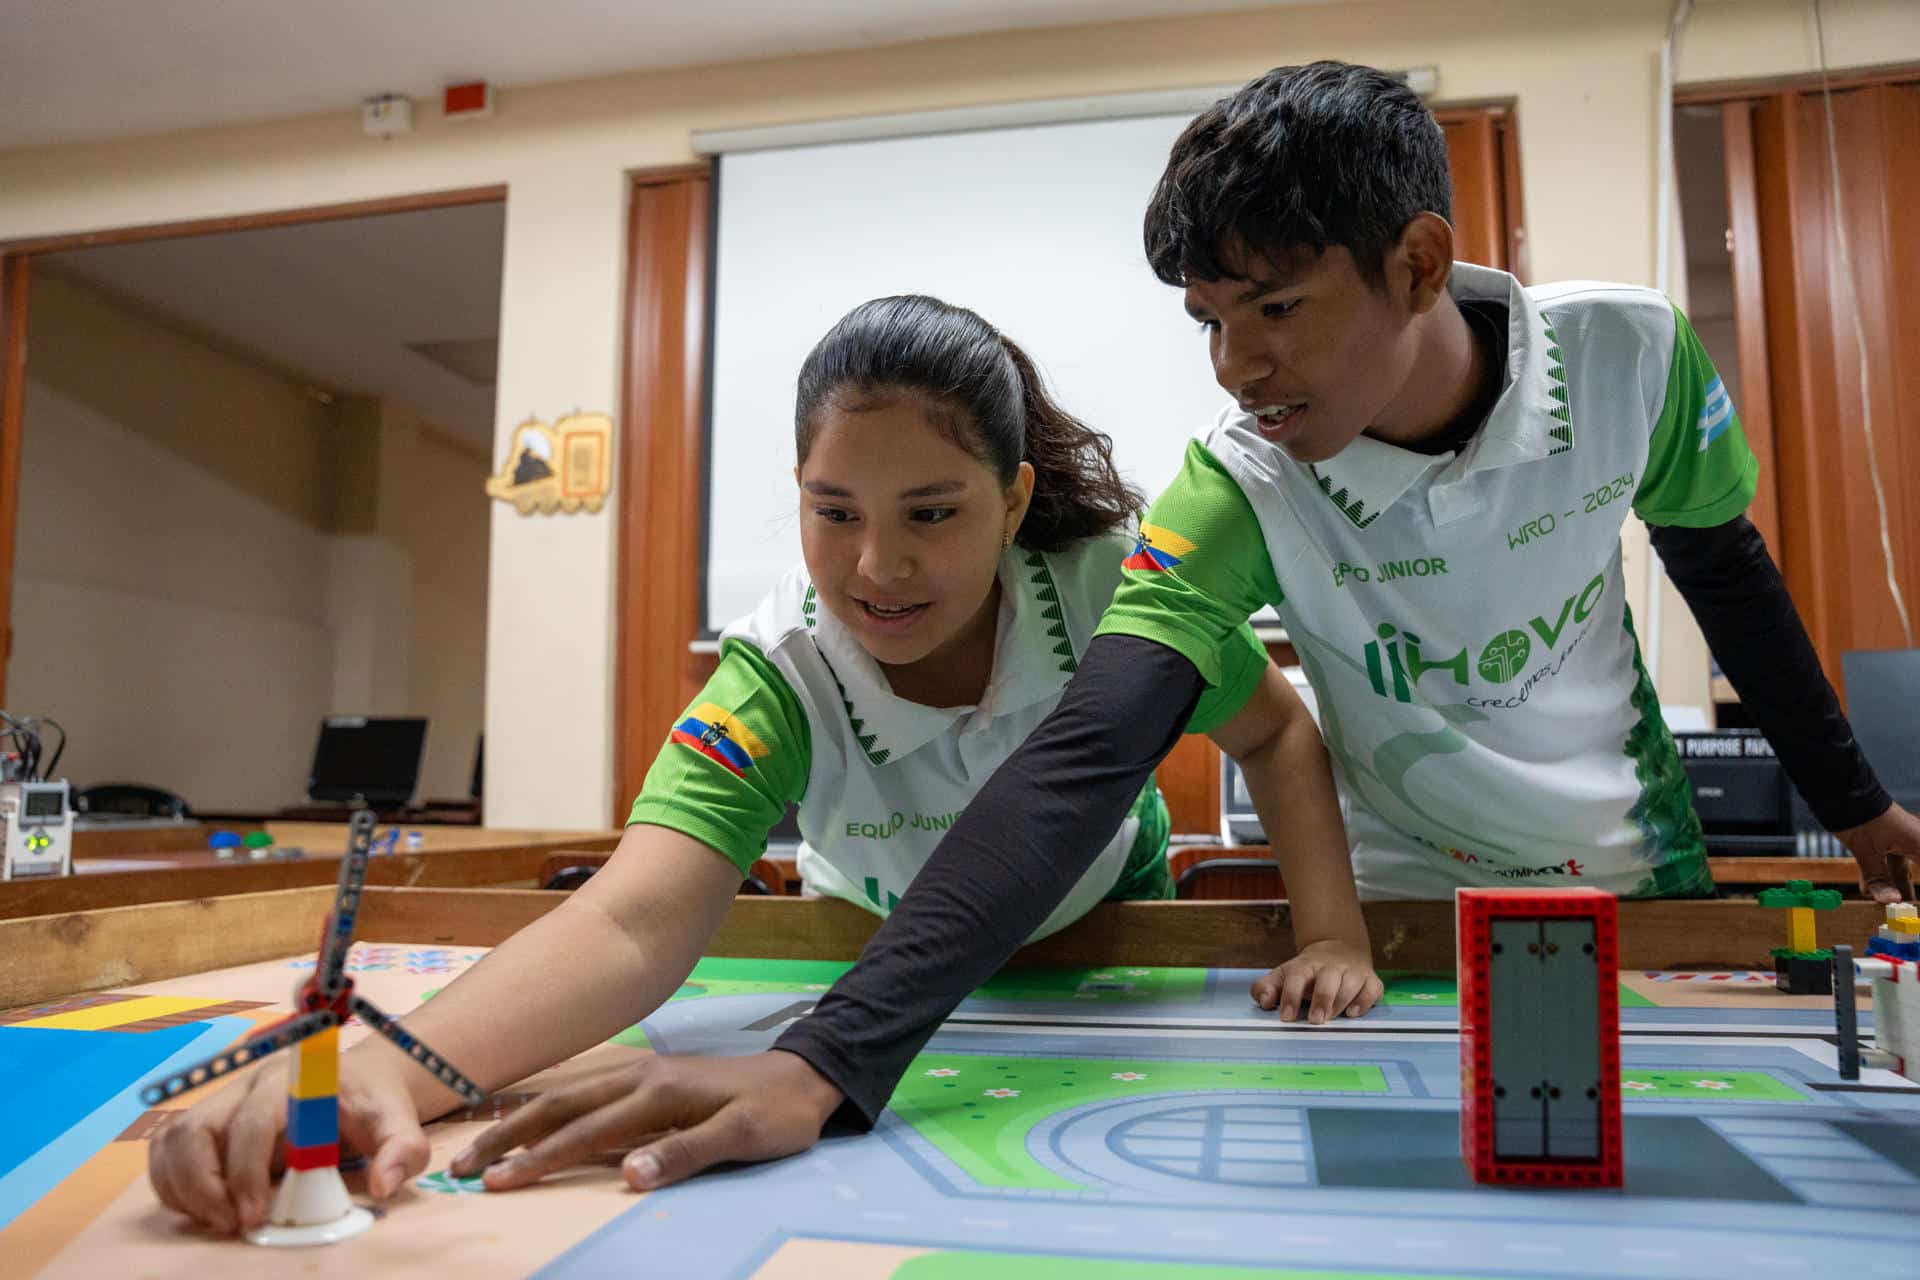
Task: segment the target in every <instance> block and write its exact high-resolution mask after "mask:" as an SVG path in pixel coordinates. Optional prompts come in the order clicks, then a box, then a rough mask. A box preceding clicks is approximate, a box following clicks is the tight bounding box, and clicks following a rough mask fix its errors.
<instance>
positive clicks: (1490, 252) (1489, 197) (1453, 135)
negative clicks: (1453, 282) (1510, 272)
mask: <svg viewBox="0 0 1920 1280" xmlns="http://www.w3.org/2000/svg"><path fill="white" fill-rule="evenodd" d="M1441 120H1442V123H1441V130H1442V131H1443V132H1444V133H1445V135H1446V139H1447V165H1448V167H1449V168H1450V169H1451V170H1452V171H1453V256H1454V257H1456V258H1458V259H1459V260H1460V261H1462V262H1472V263H1476V264H1478V265H1480V266H1484V267H1499V268H1501V269H1502V270H1505V268H1506V265H1507V225H1506V193H1505V186H1506V163H1505V159H1504V158H1503V157H1502V155H1501V150H1500V139H1499V136H1498V134H1497V132H1496V129H1495V125H1494V117H1493V114H1492V113H1491V112H1488V111H1475V112H1470V113H1463V114H1459V115H1454V114H1452V113H1449V114H1448V115H1446V116H1442V117H1441Z"/></svg>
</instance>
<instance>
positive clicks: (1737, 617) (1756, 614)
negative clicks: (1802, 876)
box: [1649, 516, 1893, 831]
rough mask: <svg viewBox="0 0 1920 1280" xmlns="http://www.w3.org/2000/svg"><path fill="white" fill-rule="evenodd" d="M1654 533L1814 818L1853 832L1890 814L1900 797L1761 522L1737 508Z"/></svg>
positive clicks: (1729, 673)
mask: <svg viewBox="0 0 1920 1280" xmlns="http://www.w3.org/2000/svg"><path fill="white" fill-rule="evenodd" d="M1649 532H1650V534H1651V536H1652V540H1653V549H1654V550H1655V551H1657V552H1659V553H1660V562H1661V563H1662V564H1664V565H1665V566H1666V567H1667V575H1668V576H1669V577H1671V578H1672V579H1673V585H1674V586H1675V587H1677V588H1678V589H1679V591H1680V595H1681V598H1682V599H1684V600H1685V601H1686V602H1687V608H1688V609H1690V610H1692V612H1693V616H1694V620H1695V621H1696V622H1698V623H1699V624H1700V631H1701V633H1702V634H1703V635H1705V636H1706V638H1707V647H1708V648H1709V649H1711V650H1713V656H1714V657H1715V658H1716V659H1718V660H1719V662H1720V669H1721V670H1722V671H1724V672H1725V673H1726V676H1727V679H1728V680H1729V681H1731V682H1732V684H1733V687H1734V689H1735V690H1736V691H1738V692H1739V694H1740V702H1741V705H1742V706H1744V707H1745V708H1746V710H1747V714H1748V715H1750V716H1752V717H1753V723H1754V725H1755V726H1756V727H1757V728H1758V729H1759V730H1760V732H1761V733H1762V734H1763V735H1764V736H1765V737H1766V739H1767V741H1768V742H1769V743H1771V744H1772V745H1773V751H1774V754H1775V755H1776V756H1778V757H1779V759H1780V764H1781V767H1782V768H1784V769H1785V770H1786V773H1787V777H1789V778H1791V779H1792V780H1793V785H1794V786H1796V787H1798V788H1799V790H1800V795H1801V797H1802V798H1803V799H1805V800H1806V802H1807V807H1808V808H1809V809H1812V810H1813V814H1814V816H1815V817H1816V818H1818V819H1820V821H1821V823H1822V824H1823V825H1824V826H1825V827H1826V828H1827V829H1828V830H1829V831H1844V830H1846V829H1847V828H1848V827H1857V826H1859V825H1860V824H1861V823H1863V822H1868V821H1871V820H1872V819H1874V818H1877V817H1879V816H1880V815H1881V814H1883V813H1885V812H1886V811H1887V808H1888V806H1890V805H1891V804H1892V803H1893V797H1892V796H1891V795H1889V794H1888V793H1887V789H1886V788H1885V787H1883V786H1881V785H1880V780H1879V779H1878V778H1877V777H1875V776H1874V772H1873V768H1872V766H1871V765H1869V764H1868V763H1867V758H1866V756H1865V755H1864V754H1862V753H1861V750H1860V746H1859V744H1858V743H1857V742H1855V741H1854V739H1853V726H1852V725H1850V724H1848V723H1847V716H1846V713H1845V712H1844V711H1842V710H1841V709H1840V698H1839V696H1838V695H1837V694H1835V693H1834V690H1833V685H1832V683H1830V682H1829V681H1828V680H1827V677H1826V673H1825V672H1823V671H1822V670H1821V669H1820V657H1819V655H1818V654H1817V653H1815V652H1814V649H1813V642H1812V641H1811V640H1809V639H1808V638H1807V629H1806V627H1804V626H1803V625H1801V622H1800V614H1799V612H1798V611H1797V610H1795V608H1794V607H1793V597H1792V596H1790V595H1788V594H1787V584H1786V582H1785V580H1784V579H1782V578H1781V576H1780V570H1779V568H1778V567H1777V566H1776V565H1775V564H1774V563H1773V557H1772V556H1771V555H1769V554H1768V553H1767V544H1766V540H1765V539H1764V538H1762V537H1761V536H1760V531H1759V530H1758V529H1756V528H1754V527H1753V522H1752V521H1750V520H1748V519H1747V518H1746V517H1745V516H1735V517H1734V518H1733V519H1732V520H1729V521H1728V522H1727V523H1725V524H1721V525H1715V526H1713V527H1711V528H1706V529H1687V528H1681V527H1679V526H1677V525H1665V526H1661V525H1655V526H1649Z"/></svg>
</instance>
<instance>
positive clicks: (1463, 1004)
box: [1454, 889, 1622, 1187]
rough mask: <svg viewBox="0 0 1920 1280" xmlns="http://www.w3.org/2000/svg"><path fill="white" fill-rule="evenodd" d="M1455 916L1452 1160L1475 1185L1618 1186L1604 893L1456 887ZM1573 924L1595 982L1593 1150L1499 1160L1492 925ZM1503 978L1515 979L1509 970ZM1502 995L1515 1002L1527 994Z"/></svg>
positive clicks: (1611, 910) (1614, 969) (1609, 938)
mask: <svg viewBox="0 0 1920 1280" xmlns="http://www.w3.org/2000/svg"><path fill="white" fill-rule="evenodd" d="M1454 908H1455V927H1456V934H1457V937H1458V945H1459V971H1460V1154H1461V1158H1462V1159H1463V1160H1464V1161H1465V1162H1466V1166H1467V1171H1468V1172H1469V1173H1470V1174H1471V1175H1472V1176H1473V1178H1474V1180H1475V1181H1476V1182H1490V1183H1504V1184H1522V1185H1528V1186H1552V1187H1617V1186H1619V1185H1621V1181H1622V1167H1621V1166H1622V1159H1621V1148H1620V987H1619V978H1618V973H1619V947H1618V937H1617V933H1618V928H1617V921H1618V912H1617V906H1616V903H1615V901H1614V898H1613V895H1611V894H1608V893H1603V892H1601V891H1600V890H1597V889H1461V890H1458V891H1457V892H1456V894H1455V899H1454ZM1580 919H1586V920H1591V921H1592V922H1593V946H1594V957H1593V960H1594V967H1595V970H1596V974H1597V981H1598V984H1599V985H1598V990H1597V992H1596V995H1597V997H1598V999H1597V1010H1598V1022H1599V1025H1598V1027H1597V1028H1596V1031H1597V1038H1596V1041H1595V1043H1597V1046H1598V1053H1599V1062H1598V1064H1597V1065H1598V1067H1599V1071H1598V1085H1597V1088H1598V1098H1597V1099H1595V1101H1597V1103H1598V1108H1599V1114H1598V1120H1599V1133H1598V1143H1597V1146H1598V1152H1597V1155H1596V1156H1595V1157H1593V1158H1587V1159H1567V1158H1560V1157H1553V1156H1548V1157H1545V1158H1541V1157H1533V1156H1512V1155H1503V1154H1500V1153H1498V1152H1497V1151H1496V1142H1495V1138H1496V1132H1495V1115H1496V1109H1495V1101H1496V1098H1495V1090H1496V1088H1499V1087H1502V1086H1499V1085H1497V1083H1496V1081H1495V1079H1494V1071H1493V1060H1494V1045H1493V1040H1494V1027H1493V1023H1492V1011H1493V991H1492V988H1491V978H1492V975H1491V973H1490V965H1491V954H1492V953H1491V952H1490V950H1489V948H1490V947H1491V945H1492V942H1493V938H1492V932H1493V930H1492V926H1493V924H1494V922H1495V921H1516V922H1525V921H1566V920H1580ZM1505 980H1509V981H1511V980H1514V979H1513V975H1512V974H1511V972H1509V973H1508V974H1507V975H1506V979H1505ZM1507 995H1508V996H1509V997H1513V996H1516V995H1517V996H1519V997H1521V998H1524V997H1525V995H1526V992H1524V991H1520V992H1513V991H1509V992H1507ZM1508 1033H1509V1034H1510V1032H1508ZM1502 1096H1504V1094H1503V1095H1502ZM1543 1127H1544V1126H1543Z"/></svg>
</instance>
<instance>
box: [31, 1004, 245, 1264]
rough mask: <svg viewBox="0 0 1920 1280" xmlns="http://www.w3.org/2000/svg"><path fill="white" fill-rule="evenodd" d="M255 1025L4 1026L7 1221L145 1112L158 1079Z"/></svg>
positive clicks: (239, 1021)
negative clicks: (145, 1088)
mask: <svg viewBox="0 0 1920 1280" xmlns="http://www.w3.org/2000/svg"><path fill="white" fill-rule="evenodd" d="M252 1027H253V1022H252V1021H251V1020H250V1019H247V1018H233V1017H227V1018H214V1019H212V1020H211V1021H208V1022H188V1023H183V1024H182V1025H180V1026H177V1027H162V1028H160V1029H158V1030H156V1031H142V1032H131V1031H69V1030H64V1029H60V1028H54V1027H17V1026H16V1027H0V1227H4V1226H6V1225H7V1224H8V1223H10V1222H12V1221H13V1220H14V1219H15V1218H17V1217H19V1216H20V1214H21V1213H22V1212H24V1211H25V1210H26V1208H27V1206H28V1205H31V1204H32V1203H34V1201H36V1200H38V1199H40V1198H41V1197H42V1196H44V1195H46V1194H47V1193H48V1192H49V1191H51V1190H53V1188H54V1187H55V1186H56V1185H58V1184H59V1182H60V1181H61V1180H62V1179H64V1178H65V1177H67V1175H69V1174H71V1173H72V1172H73V1171H74V1170H75V1169H78V1168H79V1167H80V1166H81V1165H83V1164H85V1163H86V1162H87V1160H88V1159H89V1158H90V1157H91V1156H92V1155H93V1153H94V1152H96V1151H98V1150H100V1148H102V1147H104V1146H106V1145H107V1144H108V1143H109V1142H112V1141H113V1140H114V1139H115V1138H117V1137H118V1136H120V1134H121V1133H123V1132H125V1130H126V1128H127V1126H128V1125H131V1124H132V1123H133V1122H134V1121H135V1120H137V1119H139V1118H140V1116H141V1114H142V1113H143V1112H145V1111H146V1105H145V1104H144V1103H142V1102H141V1101H140V1086H141V1085H142V1084H144V1083H145V1082H146V1081H147V1080H148V1079H149V1078H150V1077H152V1076H155V1075H158V1074H160V1073H162V1072H165V1071H174V1070H178V1069H179V1068H181V1067H184V1066H187V1065H189V1064H190V1063H193V1062H196V1061H198V1060H199V1059H201V1058H206V1057H211V1056H212V1055H213V1054H215V1053H218V1052H219V1051H220V1050H221V1049H223V1048H225V1047H226V1046H227V1045H229V1044H231V1043H232V1042H233V1041H234V1040H235V1039H236V1038H238V1037H239V1036H241V1035H243V1034H245V1033H246V1032H247V1031H248V1030H250V1029H251V1028H252Z"/></svg>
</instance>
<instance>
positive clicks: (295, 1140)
mask: <svg viewBox="0 0 1920 1280" xmlns="http://www.w3.org/2000/svg"><path fill="white" fill-rule="evenodd" d="M339 1141H340V1099H339V1098H338V1097H336V1096H328V1097H325V1098H288V1099H287V1145H288V1146H293V1147H324V1146H327V1145H329V1144H332V1143H337V1142H339Z"/></svg>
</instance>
